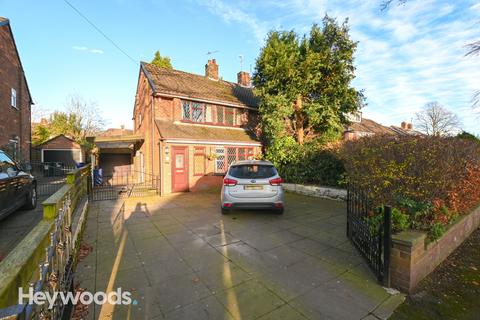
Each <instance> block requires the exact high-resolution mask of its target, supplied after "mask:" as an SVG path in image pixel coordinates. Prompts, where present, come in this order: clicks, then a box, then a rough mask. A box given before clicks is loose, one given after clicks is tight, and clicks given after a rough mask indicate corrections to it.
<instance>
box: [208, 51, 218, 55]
mask: <svg viewBox="0 0 480 320" xmlns="http://www.w3.org/2000/svg"><path fill="white" fill-rule="evenodd" d="M217 52H220V50H215V51H208V52H207V56H211V55H212V54H214V53H217Z"/></svg>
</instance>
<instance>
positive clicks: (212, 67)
mask: <svg viewBox="0 0 480 320" xmlns="http://www.w3.org/2000/svg"><path fill="white" fill-rule="evenodd" d="M205 77H207V78H209V79H212V80H218V64H217V61H216V60H215V59H211V60H208V62H207V64H206V65H205Z"/></svg>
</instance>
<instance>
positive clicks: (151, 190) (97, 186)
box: [88, 171, 160, 201]
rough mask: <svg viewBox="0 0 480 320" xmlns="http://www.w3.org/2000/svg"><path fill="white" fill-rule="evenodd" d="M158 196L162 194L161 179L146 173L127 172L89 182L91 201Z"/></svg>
mask: <svg viewBox="0 0 480 320" xmlns="http://www.w3.org/2000/svg"><path fill="white" fill-rule="evenodd" d="M158 194H160V178H159V177H158V176H155V175H150V174H147V173H145V172H137V171H127V172H121V173H116V174H113V175H111V176H101V177H100V176H90V177H89V180H88V197H89V199H90V200H91V201H101V200H116V199H121V198H128V197H146V196H152V195H158Z"/></svg>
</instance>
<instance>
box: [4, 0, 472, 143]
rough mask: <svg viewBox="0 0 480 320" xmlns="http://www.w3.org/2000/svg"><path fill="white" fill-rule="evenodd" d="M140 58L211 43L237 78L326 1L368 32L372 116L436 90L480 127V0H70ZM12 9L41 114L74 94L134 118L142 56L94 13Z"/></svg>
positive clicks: (25, 4)
mask: <svg viewBox="0 0 480 320" xmlns="http://www.w3.org/2000/svg"><path fill="white" fill-rule="evenodd" d="M69 1H70V2H71V3H72V4H73V5H74V6H76V7H77V8H78V9H79V10H80V11H81V12H82V13H83V14H85V15H86V16H87V17H88V18H89V19H90V20H92V21H93V22H94V23H95V24H96V25H97V26H98V27H99V28H100V29H101V30H102V31H103V32H104V33H105V34H107V35H108V36H109V37H110V38H112V39H113V40H114V41H115V42H116V43H117V44H118V45H119V46H120V47H121V48H122V49H123V50H124V51H126V52H127V53H128V55H130V56H131V57H132V58H133V59H134V60H136V61H149V60H151V58H152V56H153V53H154V52H155V51H156V50H160V52H161V53H162V55H168V56H170V57H171V58H172V62H173V66H174V68H176V69H180V70H184V71H188V72H193V73H198V74H203V72H204V65H205V63H206V61H207V59H208V58H209V56H208V55H207V54H206V53H207V52H208V51H216V50H218V51H219V52H217V53H215V54H214V56H213V57H214V58H216V59H217V61H218V63H219V65H220V75H221V76H223V78H224V79H226V80H230V81H235V80H236V73H237V72H238V71H239V70H240V59H239V55H243V56H244V69H246V70H247V71H248V70H249V69H250V66H251V67H252V68H254V64H255V58H256V56H257V55H258V52H259V50H260V48H261V47H262V45H263V41H264V39H265V35H266V34H267V32H268V31H269V30H271V29H295V30H296V31H297V32H299V33H305V32H307V31H308V29H309V28H310V26H311V24H312V23H313V22H320V21H321V18H322V17H323V16H324V14H325V13H326V12H328V14H329V15H331V16H334V17H338V19H340V20H342V19H345V18H347V17H348V18H349V23H350V26H351V36H352V38H353V39H354V40H356V41H359V45H358V51H357V54H356V61H355V65H356V67H357V71H356V74H357V79H356V80H355V82H354V85H355V86H356V87H357V88H358V89H365V94H366V97H367V102H368V106H367V107H366V108H365V109H364V110H363V111H364V116H366V117H369V118H371V119H374V120H376V121H378V122H381V123H382V124H385V125H391V124H395V125H398V124H399V123H400V122H401V121H404V120H405V121H410V120H411V119H412V118H414V115H415V112H417V111H419V110H420V109H421V108H422V106H423V105H424V104H425V103H427V102H429V101H439V102H440V103H441V104H443V105H444V106H446V107H447V108H448V109H450V110H451V111H453V112H455V113H457V114H458V115H459V116H460V118H461V120H462V122H463V127H464V128H465V129H467V130H469V131H471V132H475V133H477V134H480V126H479V125H478V122H479V121H480V118H479V117H478V116H476V115H475V114H474V112H473V110H472V109H471V107H470V106H471V102H470V99H471V97H472V94H473V92H474V91H475V90H478V89H480V56H477V57H464V54H465V52H466V48H465V45H466V44H467V43H469V42H472V41H474V40H478V39H480V3H479V1H471V0H456V1H446V0H444V1H440V0H411V1H410V2H409V3H407V4H406V5H404V6H399V7H393V8H392V9H391V10H389V11H388V12H381V11H380V3H381V0H372V1H370V0H347V1H345V0H343V1H329V0H284V1H274V0H263V1H253V0H236V1H227V0H185V1H166V0H141V1H140V0H139V1H133V0H102V1H93V0H84V1H80V0H69ZM0 16H4V17H7V18H9V19H10V21H11V25H12V28H13V32H14V36H15V39H16V43H17V46H18V48H19V51H20V56H21V58H22V63H23V65H24V69H25V72H26V75H27V79H28V82H29V86H30V90H31V92H32V95H33V99H34V101H35V104H36V105H35V106H34V115H35V116H38V115H41V114H43V113H45V112H48V111H53V110H56V109H62V108H64V105H65V101H66V98H67V96H68V95H70V94H73V93H76V94H80V95H82V96H83V97H85V98H86V99H88V100H92V101H96V102H97V103H98V106H99V108H100V109H101V110H102V113H103V116H104V117H105V119H106V120H107V121H108V126H110V127H113V126H119V125H120V124H125V125H126V126H127V127H131V125H132V124H131V116H132V109H133V101H134V96H135V89H136V82H137V77H138V69H139V67H138V65H137V64H136V63H135V62H133V61H131V60H130V59H129V58H127V57H126V56H125V55H123V54H122V53H121V52H120V51H119V50H117V49H116V48H115V47H114V46H113V45H112V44H111V43H109V42H108V41H107V40H106V39H105V38H103V37H102V36H101V35H100V34H99V33H98V32H97V31H95V30H94V29H93V28H92V27H91V26H90V25H88V24H87V23H86V22H85V21H84V20H83V19H82V18H81V17H80V16H79V15H78V14H77V13H75V12H74V11H73V10H72V9H71V8H70V7H68V6H67V4H66V3H65V2H64V1H63V0H50V1H30V0H28V1H27V0H19V1H9V0H0Z"/></svg>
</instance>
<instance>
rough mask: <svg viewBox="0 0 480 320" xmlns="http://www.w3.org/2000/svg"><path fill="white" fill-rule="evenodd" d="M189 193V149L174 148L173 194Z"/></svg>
mask: <svg viewBox="0 0 480 320" xmlns="http://www.w3.org/2000/svg"><path fill="white" fill-rule="evenodd" d="M182 191H188V156H187V147H172V192H182Z"/></svg>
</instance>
